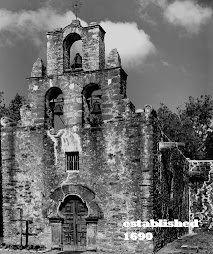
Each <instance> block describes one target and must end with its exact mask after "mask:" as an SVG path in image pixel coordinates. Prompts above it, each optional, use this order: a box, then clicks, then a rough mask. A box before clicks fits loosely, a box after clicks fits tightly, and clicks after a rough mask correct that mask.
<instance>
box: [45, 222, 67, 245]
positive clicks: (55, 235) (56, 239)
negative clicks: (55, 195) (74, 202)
mask: <svg viewBox="0 0 213 254" xmlns="http://www.w3.org/2000/svg"><path fill="white" fill-rule="evenodd" d="M63 221H64V219H63V218H59V217H52V218H49V222H50V225H51V233H52V246H51V249H60V250H62V249H63V238H62V224H63Z"/></svg>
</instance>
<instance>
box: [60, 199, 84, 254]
mask: <svg viewBox="0 0 213 254" xmlns="http://www.w3.org/2000/svg"><path fill="white" fill-rule="evenodd" d="M59 214H60V215H61V217H62V218H63V219H64V222H63V224H62V238H63V250H70V251H86V239H87V237H86V235H87V225H86V220H85V218H86V216H87V215H88V208H87V206H86V204H85V203H83V202H82V200H81V199H80V198H79V197H78V196H76V195H68V196H67V197H66V198H65V200H64V202H63V203H62V205H61V206H60V208H59Z"/></svg>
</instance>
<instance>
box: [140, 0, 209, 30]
mask: <svg viewBox="0 0 213 254" xmlns="http://www.w3.org/2000/svg"><path fill="white" fill-rule="evenodd" d="M137 1H138V3H139V13H140V17H141V18H142V19H143V20H145V21H147V22H148V23H153V24H156V21H155V17H150V15H147V12H149V11H150V9H151V8H156V7H157V8H159V9H160V10H161V11H162V15H163V17H164V18H165V20H166V21H167V22H168V23H170V24H172V25H174V26H179V27H183V28H184V29H186V31H187V32H189V33H191V34H197V33H199V31H200V29H201V26H202V25H203V24H206V23H207V22H208V20H209V19H210V18H211V17H212V14H213V11H212V9H211V8H210V7H204V6H201V5H199V4H198V3H197V1H196V0H183V1H182V0H175V1H168V0H137ZM155 12H156V9H155ZM150 21H151V22H150Z"/></svg>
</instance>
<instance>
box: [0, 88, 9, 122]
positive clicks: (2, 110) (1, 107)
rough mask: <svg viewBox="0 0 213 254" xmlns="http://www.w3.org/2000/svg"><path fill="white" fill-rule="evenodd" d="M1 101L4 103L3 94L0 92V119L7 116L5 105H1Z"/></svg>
mask: <svg viewBox="0 0 213 254" xmlns="http://www.w3.org/2000/svg"><path fill="white" fill-rule="evenodd" d="M3 101H4V92H1V91H0V118H1V117H3V116H6V115H7V114H8V110H7V108H6V106H5V104H3Z"/></svg>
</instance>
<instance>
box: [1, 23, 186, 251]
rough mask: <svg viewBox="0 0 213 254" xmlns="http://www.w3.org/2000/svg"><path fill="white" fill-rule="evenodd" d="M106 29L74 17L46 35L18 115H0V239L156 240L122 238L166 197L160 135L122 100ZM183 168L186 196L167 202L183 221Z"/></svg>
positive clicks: (139, 244)
mask: <svg viewBox="0 0 213 254" xmlns="http://www.w3.org/2000/svg"><path fill="white" fill-rule="evenodd" d="M104 35H105V31H104V30H103V28H102V27H101V26H100V25H98V24H97V23H91V24H89V26H88V27H82V26H81V24H80V22H79V21H77V20H74V21H72V23H71V24H70V25H68V26H67V27H65V28H64V29H55V30H54V31H51V32H48V33H47V68H45V67H44V65H43V62H42V60H40V59H38V60H37V61H36V62H35V63H34V65H33V68H32V72H31V77H30V78H29V79H28V81H29V93H28V100H29V104H28V105H25V106H23V107H22V108H21V111H20V113H21V120H20V121H19V123H18V124H14V123H13V122H7V121H5V122H2V128H1V160H2V167H1V170H2V195H3V205H2V206H3V240H4V242H5V243H10V244H12V243H16V244H17V243H19V242H20V239H21V237H22V235H23V238H22V241H23V244H25V242H24V241H25V236H26V231H28V235H29V239H28V244H37V245H44V246H46V247H47V248H60V249H63V250H79V251H80V250H85V251H86V250H92V251H99V250H100V251H111V252H114V253H119V252H125V251H126V252H129V253H135V252H140V253H153V250H154V248H155V247H154V246H155V244H156V243H154V241H153V240H151V241H148V240H143V241H141V240H128V241H125V240H124V234H125V233H126V232H129V233H132V232H135V231H136V230H137V229H131V228H128V229H127V228H125V227H124V226H123V222H125V221H131V220H142V221H146V220H149V219H157V218H158V219H159V218H163V216H165V214H166V216H167V214H168V211H167V212H166V213H165V214H164V213H162V214H160V210H161V208H162V207H163V204H164V203H168V202H170V201H168V200H170V197H171V191H170V190H168V188H171V186H170V185H169V186H170V187H168V188H167V185H166V181H167V180H168V175H167V173H165V169H164V167H162V163H161V161H162V152H161V151H160V150H159V142H160V138H161V135H160V131H159V129H158V128H157V124H156V122H155V114H154V111H153V110H152V108H151V107H150V106H148V105H147V106H145V107H144V111H143V112H140V113H136V112H135V107H134V105H133V104H132V103H131V101H130V100H129V99H128V98H127V95H126V84H127V74H126V73H125V71H124V70H123V69H122V66H121V59H120V56H119V54H118V52H117V50H116V49H113V50H112V51H111V52H110V54H109V56H108V59H107V61H105V46H104ZM79 40H81V41H82V65H81V66H78V68H71V64H72V59H71V57H70V49H71V48H72V45H73V44H74V43H75V42H76V41H79ZM56 120H58V121H59V122H60V120H61V126H60V127H58V128H56ZM160 154H161V155H160ZM165 158H166V156H165ZM166 164H168V161H167V162H165V165H166ZM160 170H161V173H160ZM181 170H182V171H181ZM181 172H182V173H181ZM171 174H172V172H171ZM184 174H185V171H183V167H182V168H179V171H178V174H176V175H177V177H176V175H175V173H174V175H175V177H176V178H175V179H178V180H177V182H175V183H174V184H173V186H174V192H173V193H172V195H173V196H174V197H175V191H176V192H178V195H182V196H181V197H182V199H180V198H176V199H175V198H174V200H175V201H174V202H176V203H173V206H174V207H177V203H178V204H179V205H180V206H181V205H182V206H181V207H182V208H181V215H180V210H177V211H176V213H177V214H179V215H180V216H179V219H181V218H182V219H184V220H187V216H188V214H187V212H188V206H187V204H188V200H187V193H188V189H187V186H188V185H187V178H186V177H185V175H184ZM179 176H181V178H178V177H179ZM184 177H185V178H184ZM183 179H185V180H184V181H183ZM178 181H179V182H181V185H180V184H179V185H178ZM164 183H165V184H164ZM180 186H181V187H180ZM175 188H176V189H175ZM167 194H168V195H167ZM173 196H172V197H173ZM161 197H164V199H161ZM164 207H167V206H164ZM162 209H164V208H162ZM166 209H167V208H166ZM161 216H162V217H161ZM174 216H175V218H176V215H174ZM181 216H182V217H181ZM139 230H140V232H146V231H148V232H151V231H152V229H150V228H148V229H142V228H140V229H139ZM161 233H162V232H161V231H159V232H156V233H155V235H156V237H158V239H160V238H162V234H161ZM168 234H171V230H170V233H168ZM162 241H163V240H162ZM160 245H162V244H160ZM160 245H159V246H160Z"/></svg>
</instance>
